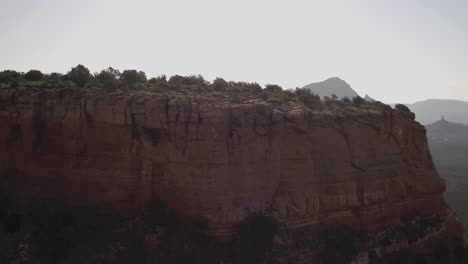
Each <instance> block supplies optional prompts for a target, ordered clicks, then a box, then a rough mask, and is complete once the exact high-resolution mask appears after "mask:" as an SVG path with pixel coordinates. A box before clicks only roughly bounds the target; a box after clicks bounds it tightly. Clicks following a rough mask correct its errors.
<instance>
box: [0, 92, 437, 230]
mask: <svg viewBox="0 0 468 264" xmlns="http://www.w3.org/2000/svg"><path fill="white" fill-rule="evenodd" d="M425 133H426V131H425V129H424V127H423V126H422V125H420V124H419V123H417V122H415V121H414V120H413V118H412V116H411V115H408V113H405V112H402V111H400V110H395V109H390V108H384V107H382V108H378V107H375V106H362V107H355V106H352V105H348V106H335V107H327V108H325V109H321V110H310V109H308V108H306V107H305V106H303V105H301V104H297V103H289V105H283V106H281V107H273V106H272V105H270V104H267V103H264V102H262V101H248V102H244V103H241V104H230V103H228V102H223V101H215V100H210V99H208V98H205V99H204V98H179V99H177V98H172V99H171V98H168V97H165V96H160V95H159V96H158V95H144V94H137V93H135V94H132V95H109V94H106V95H100V94H94V93H90V92H83V91H76V90H72V89H64V90H57V91H41V90H34V89H28V90H22V91H15V90H8V91H1V92H0V140H2V144H1V145H0V146H1V149H0V170H1V171H0V172H1V174H0V176H1V178H0V186H1V187H2V189H3V191H4V192H7V193H9V194H11V195H15V196H16V197H18V198H21V199H24V200H33V201H45V202H49V203H58V204H61V205H65V206H82V205H93V206H97V207H99V208H101V209H102V210H105V211H114V212H119V213H121V214H124V215H128V216H134V215H138V214H141V213H143V212H145V211H146V210H148V208H149V206H150V203H151V201H152V200H154V199H158V200H160V201H161V202H162V203H163V204H164V205H165V206H167V207H169V208H171V209H173V210H174V211H175V212H176V213H177V214H178V216H180V217H181V219H183V220H184V221H185V222H186V223H194V222H201V223H203V224H205V225H206V227H207V228H208V231H209V232H210V233H211V234H213V235H216V236H220V237H222V236H229V235H231V234H232V232H233V231H234V230H235V227H236V225H237V224H238V223H239V221H241V220H242V219H243V218H244V217H245V215H246V208H247V209H249V210H270V211H272V212H273V213H274V214H275V215H276V217H277V218H278V219H280V221H282V222H284V223H285V224H287V225H288V226H289V227H291V228H295V227H304V226H310V225H314V224H320V225H340V226H342V225H347V224H349V225H359V226H374V225H382V224H384V223H387V222H389V221H392V219H398V218H399V217H400V216H401V215H402V214H404V213H405V212H407V211H409V210H412V209H418V210H419V211H421V212H423V213H426V214H435V213H439V214H444V213H445V210H446V208H445V203H444V201H443V198H442V193H443V192H444V188H445V186H444V182H443V180H442V179H441V178H440V177H439V176H438V174H437V172H436V170H435V169H434V165H433V162H432V159H431V155H430V152H429V149H428V146H427V140H426V136H425Z"/></svg>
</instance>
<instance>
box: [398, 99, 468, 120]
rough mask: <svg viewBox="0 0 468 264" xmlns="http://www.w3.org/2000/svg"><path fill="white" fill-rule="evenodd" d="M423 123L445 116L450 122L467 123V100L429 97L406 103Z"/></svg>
mask: <svg viewBox="0 0 468 264" xmlns="http://www.w3.org/2000/svg"><path fill="white" fill-rule="evenodd" d="M406 106H408V108H409V109H411V111H413V112H414V113H415V114H416V120H417V121H419V122H420V123H421V124H423V125H427V124H431V123H433V122H435V121H437V120H439V119H440V117H441V116H445V118H446V119H447V120H450V121H452V122H456V123H461V124H464V125H468V102H465V101H460V100H449V99H429V100H425V101H420V102H416V103H413V104H406Z"/></svg>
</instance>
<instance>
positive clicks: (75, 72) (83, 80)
mask: <svg viewBox="0 0 468 264" xmlns="http://www.w3.org/2000/svg"><path fill="white" fill-rule="evenodd" d="M67 75H68V76H69V78H70V80H71V81H73V82H74V83H76V85H78V86H79V87H84V86H85V85H86V84H87V83H88V82H89V80H90V79H91V74H90V73H89V70H88V68H86V67H85V66H83V65H81V64H78V65H77V66H76V67H74V68H72V69H71V71H70V72H69V73H68V74H67Z"/></svg>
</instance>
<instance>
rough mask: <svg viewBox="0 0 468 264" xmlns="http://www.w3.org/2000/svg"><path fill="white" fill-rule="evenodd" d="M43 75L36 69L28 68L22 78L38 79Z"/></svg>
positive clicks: (28, 79)
mask: <svg viewBox="0 0 468 264" xmlns="http://www.w3.org/2000/svg"><path fill="white" fill-rule="evenodd" d="M43 77H44V74H42V72H40V71H38V70H30V71H28V72H27V73H26V74H25V75H24V79H26V80H27V81H40V80H42V78H43Z"/></svg>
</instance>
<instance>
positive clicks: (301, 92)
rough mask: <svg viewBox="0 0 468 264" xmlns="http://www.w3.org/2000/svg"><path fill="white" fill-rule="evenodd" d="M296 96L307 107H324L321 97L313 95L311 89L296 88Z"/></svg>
mask: <svg viewBox="0 0 468 264" xmlns="http://www.w3.org/2000/svg"><path fill="white" fill-rule="evenodd" d="M296 96H297V98H298V99H299V101H301V102H302V103H303V104H304V105H305V106H307V107H309V108H312V109H313V108H318V107H320V106H321V105H322V102H321V100H320V96H318V95H316V94H313V93H312V92H311V91H310V90H309V89H300V88H296Z"/></svg>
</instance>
